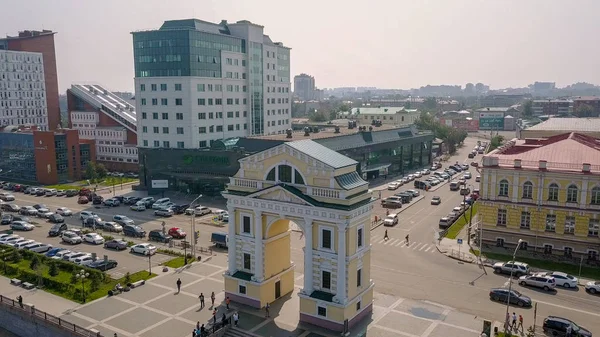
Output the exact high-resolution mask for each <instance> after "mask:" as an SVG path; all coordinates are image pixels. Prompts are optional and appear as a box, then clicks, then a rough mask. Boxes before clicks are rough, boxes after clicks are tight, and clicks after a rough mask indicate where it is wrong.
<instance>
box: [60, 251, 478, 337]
mask: <svg viewBox="0 0 600 337" xmlns="http://www.w3.org/2000/svg"><path fill="white" fill-rule="evenodd" d="M225 259H226V257H224V256H215V257H214V258H213V259H211V260H209V261H207V262H202V263H195V264H193V265H191V266H190V267H188V268H186V269H183V270H170V271H169V272H166V273H162V274H161V275H159V276H158V277H156V278H154V279H152V280H150V281H148V282H147V283H146V284H145V285H144V286H141V287H139V288H137V289H133V290H131V291H130V292H127V293H123V294H121V295H116V296H113V297H108V298H104V299H99V300H97V301H95V302H92V303H89V304H85V305H82V306H79V307H76V308H74V309H71V310H67V312H66V313H64V314H63V315H62V316H61V318H63V319H65V320H67V321H69V322H72V323H75V324H78V325H80V326H82V327H86V328H89V329H95V330H98V331H100V332H101V333H102V334H103V336H108V337H111V336H113V334H114V333H115V332H116V333H117V334H118V336H120V337H123V336H141V337H164V336H173V337H184V336H189V335H190V333H191V332H192V330H193V329H194V327H195V325H196V322H198V321H199V322H200V323H206V322H209V320H211V319H212V309H213V307H212V306H211V303H210V294H211V292H213V291H214V292H215V295H216V301H215V307H216V308H217V310H218V314H217V317H218V318H219V319H220V317H221V316H222V314H223V312H224V311H226V308H225V305H224V304H223V302H224V298H223V296H224V295H223V294H224V293H223V279H222V277H221V274H222V273H223V272H224V271H225V270H226V267H225V266H226V261H225ZM177 279H181V281H182V287H181V292H180V293H177V290H176V282H177ZM295 279H296V281H295V284H296V290H295V291H294V293H293V294H291V295H287V296H285V297H284V298H283V299H281V300H279V301H277V302H276V303H274V304H273V305H272V307H271V318H269V319H266V318H265V317H264V312H262V311H259V310H256V309H253V308H249V307H245V306H241V307H240V306H237V305H235V304H232V305H231V309H236V310H238V311H239V312H240V323H239V325H240V327H241V328H242V329H244V330H247V331H249V332H251V333H253V334H255V335H258V336H265V337H266V336H274V337H276V336H285V337H288V336H301V337H305V336H311V337H320V336H323V337H329V336H332V337H333V336H338V335H337V334H332V333H330V332H328V331H325V330H323V329H320V328H317V327H314V326H302V325H301V326H299V325H298V307H299V299H298V296H297V291H299V290H300V288H301V286H302V282H303V275H302V274H301V273H296V278H295ZM201 292H202V293H204V296H205V298H206V307H205V308H203V309H200V302H199V299H198V295H199V294H200V293H201ZM373 310H374V311H373V315H372V316H371V317H369V318H367V319H366V320H365V321H364V322H362V323H361V324H360V326H358V327H355V328H354V329H353V331H352V332H351V335H352V336H361V335H362V334H363V333H364V332H365V331H367V336H377V337H396V336H421V337H427V336H431V337H436V336H439V337H442V336H445V337H455V336H456V337H464V336H474V337H475V336H478V335H479V332H480V329H481V327H482V320H481V319H479V318H477V317H473V316H471V315H467V314H464V313H460V312H457V311H454V310H453V309H452V308H449V307H445V306H442V305H438V304H435V303H430V302H424V301H415V300H409V299H403V298H398V297H395V296H390V295H385V294H379V293H376V294H375V302H374V309H373Z"/></svg>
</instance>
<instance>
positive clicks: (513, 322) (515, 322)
mask: <svg viewBox="0 0 600 337" xmlns="http://www.w3.org/2000/svg"><path fill="white" fill-rule="evenodd" d="M510 327H511V329H513V330H514V329H516V328H517V314H516V313H514V312H513V314H512V324H511V325H510Z"/></svg>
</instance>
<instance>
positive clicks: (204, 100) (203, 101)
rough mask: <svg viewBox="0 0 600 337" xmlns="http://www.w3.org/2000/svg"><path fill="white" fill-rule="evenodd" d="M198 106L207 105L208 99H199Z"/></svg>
mask: <svg viewBox="0 0 600 337" xmlns="http://www.w3.org/2000/svg"><path fill="white" fill-rule="evenodd" d="M198 105H206V99H205V98H198Z"/></svg>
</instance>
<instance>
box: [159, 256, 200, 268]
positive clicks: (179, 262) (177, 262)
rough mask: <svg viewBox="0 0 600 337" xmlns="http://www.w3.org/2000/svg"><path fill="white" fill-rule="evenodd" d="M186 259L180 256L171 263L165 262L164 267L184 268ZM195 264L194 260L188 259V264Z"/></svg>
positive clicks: (170, 261)
mask: <svg viewBox="0 0 600 337" xmlns="http://www.w3.org/2000/svg"><path fill="white" fill-rule="evenodd" d="M184 262H185V261H184V258H183V256H178V257H176V258H173V259H171V260H169V261H166V262H163V264H162V265H163V266H166V267H171V268H181V267H183V266H184ZM192 262H194V259H188V264H190V263H192Z"/></svg>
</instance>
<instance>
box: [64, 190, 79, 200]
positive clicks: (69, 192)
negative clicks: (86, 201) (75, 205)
mask: <svg viewBox="0 0 600 337" xmlns="http://www.w3.org/2000/svg"><path fill="white" fill-rule="evenodd" d="M65 193H66V196H67V197H69V198H70V197H74V196H76V195H78V194H79V191H77V190H67V191H66V192H65Z"/></svg>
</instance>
